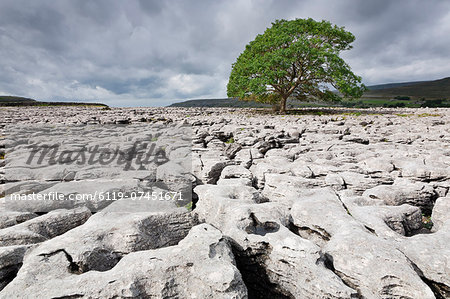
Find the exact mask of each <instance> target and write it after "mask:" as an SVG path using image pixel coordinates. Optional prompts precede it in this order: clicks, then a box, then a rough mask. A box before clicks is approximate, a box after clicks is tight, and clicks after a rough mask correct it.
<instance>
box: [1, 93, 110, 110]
mask: <svg viewBox="0 0 450 299" xmlns="http://www.w3.org/2000/svg"><path fill="white" fill-rule="evenodd" d="M0 106H3V107H5V106H11V107H15V106H100V107H108V105H105V104H101V103H83V102H41V101H36V100H33V99H29V98H23V97H16V96H0Z"/></svg>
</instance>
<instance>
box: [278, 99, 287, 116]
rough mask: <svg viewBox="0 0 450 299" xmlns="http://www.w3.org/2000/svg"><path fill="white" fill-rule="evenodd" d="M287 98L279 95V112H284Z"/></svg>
mask: <svg viewBox="0 0 450 299" xmlns="http://www.w3.org/2000/svg"><path fill="white" fill-rule="evenodd" d="M287 98H288V97H285V96H282V97H281V101H280V113H281V114H286V102H287Z"/></svg>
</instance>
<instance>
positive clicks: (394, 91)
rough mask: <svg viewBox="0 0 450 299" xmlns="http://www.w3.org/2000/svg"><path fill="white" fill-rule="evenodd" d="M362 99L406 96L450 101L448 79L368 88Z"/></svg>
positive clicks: (449, 83)
mask: <svg viewBox="0 0 450 299" xmlns="http://www.w3.org/2000/svg"><path fill="white" fill-rule="evenodd" d="M368 88H369V91H367V92H366V93H365V94H364V97H367V96H368V97H374V96H381V97H396V96H400V97H401V96H408V97H410V98H411V99H420V98H426V99H450V77H447V78H444V79H439V80H434V81H420V82H405V83H392V84H382V85H374V86H369V87H368Z"/></svg>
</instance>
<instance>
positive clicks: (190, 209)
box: [184, 201, 192, 212]
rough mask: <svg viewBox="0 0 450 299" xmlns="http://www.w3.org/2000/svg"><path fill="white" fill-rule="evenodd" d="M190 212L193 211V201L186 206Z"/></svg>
mask: <svg viewBox="0 0 450 299" xmlns="http://www.w3.org/2000/svg"><path fill="white" fill-rule="evenodd" d="M184 207H185V208H186V209H187V210H188V211H189V212H190V211H192V201H191V202H189V203H188V204H186V205H185V206H184Z"/></svg>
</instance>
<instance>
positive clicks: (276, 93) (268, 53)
mask: <svg viewBox="0 0 450 299" xmlns="http://www.w3.org/2000/svg"><path fill="white" fill-rule="evenodd" d="M354 40H355V36H354V35H353V34H352V33H350V32H348V31H345V30H344V28H343V27H337V26H336V25H334V26H333V25H332V24H331V23H330V22H327V21H321V22H317V21H315V20H313V19H296V20H292V21H287V20H277V21H275V22H274V23H272V27H270V28H268V29H266V31H265V32H264V33H263V34H259V35H258V36H256V38H255V40H253V41H251V42H250V43H249V44H248V45H247V46H246V47H245V50H244V52H243V53H241V55H240V56H239V57H238V58H237V60H236V62H235V63H234V64H233V66H232V70H231V75H230V79H229V82H228V85H227V94H228V97H237V98H239V99H240V100H256V101H259V102H264V103H271V104H275V105H279V109H280V112H282V113H285V112H286V101H287V99H288V98H289V97H295V98H297V99H300V100H313V99H321V100H335V101H338V100H340V99H342V97H341V95H342V96H344V97H349V98H358V97H360V96H361V95H362V94H363V92H364V91H365V90H366V88H365V86H364V85H363V84H361V77H358V76H356V75H355V74H353V72H352V71H351V69H350V66H349V65H348V64H347V63H346V62H345V61H344V60H343V59H342V58H340V57H339V53H340V52H341V51H343V50H348V49H351V46H350V44H351V43H352V42H353V41H354ZM331 87H334V88H335V89H337V90H338V91H339V92H340V94H341V95H339V94H338V93H336V92H332V91H331V90H330V88H331Z"/></svg>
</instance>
